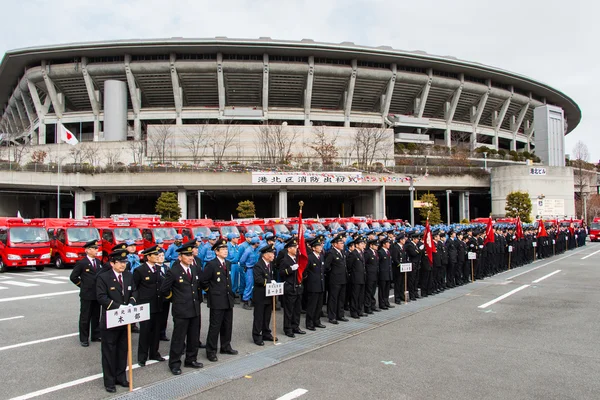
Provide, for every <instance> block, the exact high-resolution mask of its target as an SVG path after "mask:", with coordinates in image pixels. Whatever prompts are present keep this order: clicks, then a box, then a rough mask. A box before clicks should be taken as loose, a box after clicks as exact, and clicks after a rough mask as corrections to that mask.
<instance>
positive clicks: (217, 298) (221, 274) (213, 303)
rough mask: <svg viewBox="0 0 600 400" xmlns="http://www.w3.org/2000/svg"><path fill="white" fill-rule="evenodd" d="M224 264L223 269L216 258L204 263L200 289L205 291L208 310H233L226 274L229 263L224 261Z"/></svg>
mask: <svg viewBox="0 0 600 400" xmlns="http://www.w3.org/2000/svg"><path fill="white" fill-rule="evenodd" d="M224 263H225V267H226V268H223V265H221V260H219V258H218V257H217V258H214V259H212V260H210V261H209V262H207V263H206V265H205V266H204V271H202V273H201V275H202V276H201V281H202V288H203V289H204V290H205V291H206V296H207V299H208V308H214V309H215V310H227V309H229V308H233V299H234V295H233V290H232V289H231V277H230V276H229V273H228V271H229V270H230V269H231V262H229V261H227V260H224Z"/></svg>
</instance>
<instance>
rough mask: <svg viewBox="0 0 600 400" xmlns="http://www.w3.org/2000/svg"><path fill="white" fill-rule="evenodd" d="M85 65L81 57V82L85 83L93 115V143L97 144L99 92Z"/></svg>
mask: <svg viewBox="0 0 600 400" xmlns="http://www.w3.org/2000/svg"><path fill="white" fill-rule="evenodd" d="M87 63H88V59H87V57H82V58H81V72H82V74H83V81H84V82H85V88H86V90H87V94H88V98H89V99H90V104H91V105H92V112H93V113H94V142H97V141H99V140H100V92H99V91H97V90H96V87H95V86H94V82H93V81H92V77H91V76H90V74H89V73H88V70H87Z"/></svg>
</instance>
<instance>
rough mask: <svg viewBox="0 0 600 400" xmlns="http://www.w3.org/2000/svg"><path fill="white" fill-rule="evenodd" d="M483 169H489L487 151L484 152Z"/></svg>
mask: <svg viewBox="0 0 600 400" xmlns="http://www.w3.org/2000/svg"><path fill="white" fill-rule="evenodd" d="M483 169H485V170H486V171H487V151H484V152H483Z"/></svg>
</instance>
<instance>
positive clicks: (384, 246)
mask: <svg viewBox="0 0 600 400" xmlns="http://www.w3.org/2000/svg"><path fill="white" fill-rule="evenodd" d="M391 245H392V242H390V240H389V239H388V238H384V239H383V240H382V241H381V248H380V249H379V252H378V255H379V282H378V287H377V294H378V296H377V297H378V301H379V308H380V309H382V310H387V309H389V308H394V306H393V305H391V304H390V286H391V282H392V278H393V277H392V255H391V253H390V247H391ZM394 290H400V291H401V290H403V289H399V288H396V289H394Z"/></svg>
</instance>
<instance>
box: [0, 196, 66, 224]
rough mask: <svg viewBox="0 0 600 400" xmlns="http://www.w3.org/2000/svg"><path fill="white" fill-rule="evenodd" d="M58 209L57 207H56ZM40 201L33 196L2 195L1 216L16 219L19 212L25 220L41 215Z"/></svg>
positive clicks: (0, 200) (0, 199)
mask: <svg viewBox="0 0 600 400" xmlns="http://www.w3.org/2000/svg"><path fill="white" fill-rule="evenodd" d="M55 207H56V206H55ZM38 208H39V201H38V200H37V199H36V198H35V196H34V195H31V194H26V193H23V194H0V216H1V217H16V216H17V212H20V213H21V216H22V217H23V218H33V217H37V216H38V215H39V210H38Z"/></svg>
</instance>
